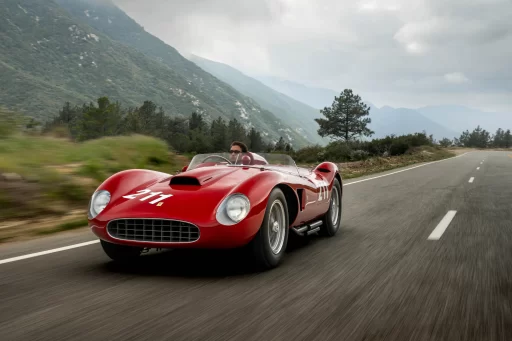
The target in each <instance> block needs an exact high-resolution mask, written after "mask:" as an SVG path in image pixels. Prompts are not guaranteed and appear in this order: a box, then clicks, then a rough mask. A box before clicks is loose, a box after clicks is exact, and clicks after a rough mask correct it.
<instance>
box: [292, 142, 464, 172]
mask: <svg viewBox="0 0 512 341" xmlns="http://www.w3.org/2000/svg"><path fill="white" fill-rule="evenodd" d="M455 155H456V154H455V153H453V152H452V151H450V150H447V149H443V148H436V147H428V146H423V147H417V148H412V149H410V150H409V151H408V152H407V153H406V154H405V155H399V156H390V157H370V158H368V159H366V160H362V161H354V162H344V163H337V164H338V166H339V168H340V170H341V175H342V177H343V178H344V179H353V178H358V177H361V176H365V175H371V174H375V173H380V172H385V171H389V170H393V169H396V168H401V167H406V166H410V165H414V164H418V163H423V162H431V161H437V160H442V159H446V158H449V157H453V156H455ZM315 165H316V164H315ZM315 165H312V164H306V165H301V166H305V167H312V166H315Z"/></svg>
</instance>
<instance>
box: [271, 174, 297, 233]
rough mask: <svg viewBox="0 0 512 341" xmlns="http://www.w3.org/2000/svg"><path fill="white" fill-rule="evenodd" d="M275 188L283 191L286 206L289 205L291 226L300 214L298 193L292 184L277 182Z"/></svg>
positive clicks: (289, 223) (289, 222)
mask: <svg viewBox="0 0 512 341" xmlns="http://www.w3.org/2000/svg"><path fill="white" fill-rule="evenodd" d="M274 188H279V189H280V190H281V191H283V194H284V197H285V199H286V206H288V225H289V226H290V225H291V224H292V223H293V222H294V221H295V219H296V218H297V215H298V214H299V199H298V197H297V193H296V192H295V191H294V190H293V189H292V188H291V187H290V186H288V185H286V184H283V183H280V184H277V185H276V186H275V187H274Z"/></svg>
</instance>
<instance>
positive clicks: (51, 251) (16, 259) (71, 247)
mask: <svg viewBox="0 0 512 341" xmlns="http://www.w3.org/2000/svg"><path fill="white" fill-rule="evenodd" d="M99 242H100V241H99V239H97V240H91V241H89V242H85V243H80V244H74V245H68V246H64V247H59V248H57V249H51V250H46V251H41V252H36V253H30V254H28V255H24V256H19V257H12V258H7V259H2V260H0V264H5V263H11V262H16V261H19V260H23V259H27V258H33V257H39V256H44V255H48V254H50V253H55V252H60V251H66V250H70V249H74V248H77V247H82V246H87V245H92V244H96V243H99Z"/></svg>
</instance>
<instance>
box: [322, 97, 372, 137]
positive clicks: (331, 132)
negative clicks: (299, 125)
mask: <svg viewBox="0 0 512 341" xmlns="http://www.w3.org/2000/svg"><path fill="white" fill-rule="evenodd" d="M320 113H321V114H323V115H324V116H325V117H326V118H315V121H316V122H317V123H318V124H319V125H320V128H319V129H318V135H320V136H322V137H325V136H329V137H330V138H331V139H333V140H334V139H341V140H343V141H344V142H349V141H351V140H353V139H354V137H359V136H372V135H373V134H374V132H373V131H372V130H370V129H369V128H368V127H367V125H368V124H369V123H371V119H370V118H368V117H367V118H364V117H365V116H368V115H370V108H369V107H368V106H367V105H366V104H364V103H363V102H362V100H361V97H360V96H359V95H354V93H353V92H352V90H351V89H345V90H343V92H342V93H341V94H340V96H339V97H338V96H334V101H333V103H332V105H331V107H325V108H324V109H322V110H320Z"/></svg>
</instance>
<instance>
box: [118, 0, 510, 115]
mask: <svg viewBox="0 0 512 341" xmlns="http://www.w3.org/2000/svg"><path fill="white" fill-rule="evenodd" d="M114 1H115V2H116V3H117V4H118V5H119V6H120V7H121V8H122V9H124V10H125V11H126V12H127V13H128V14H129V15H130V16H132V17H133V18H134V19H135V20H137V21H138V22H139V23H140V24H141V25H143V26H144V27H145V28H146V29H147V30H148V31H150V32H151V33H153V34H155V35H157V36H158V37H159V38H161V39H162V40H164V41H166V42H167V43H169V44H170V45H172V46H174V47H176V48H178V50H179V51H180V52H182V53H184V54H186V53H194V54H197V55H200V56H203V57H205V58H211V59H214V60H216V61H220V62H224V63H227V64H230V65H232V66H233V67H235V68H238V69H240V70H241V71H243V72H246V73H252V74H261V73H267V74H271V75H273V76H278V77H282V78H287V79H290V80H295V81H298V82H303V83H309V84H312V85H317V86H324V87H330V88H333V89H334V90H336V91H339V90H341V89H343V88H346V87H349V88H353V89H354V91H357V92H359V93H360V94H361V96H362V97H363V99H368V100H370V101H372V100H373V97H370V96H375V97H380V98H390V99H391V98H394V99H395V100H396V101H398V100H399V99H400V98H402V99H403V101H404V103H405V102H408V101H409V99H410V98H415V99H416V101H418V103H419V102H425V101H427V102H429V103H431V104H436V103H437V101H438V99H440V98H443V99H446V98H447V97H446V96H453V98H454V100H455V99H457V101H462V102H464V101H466V102H468V103H469V102H471V103H474V101H475V100H476V99H482V105H486V104H484V102H485V101H484V100H486V99H488V98H493V99H496V98H499V99H500V100H501V101H504V99H505V98H507V97H508V98H510V97H512V96H510V95H512V94H511V92H512V85H511V84H510V82H509V80H510V78H512V69H511V68H510V67H509V64H510V60H511V59H512V25H510V24H509V20H510V18H511V17H512V2H510V1H509V0H473V1H465V0H378V1H377V0H361V1H357V0H356V1H354V0H317V1H311V0H236V1H228V0H187V1H176V0H175V1H164V0H146V1H144V2H141V1H138V0H114ZM404 84H407V86H404ZM384 93H386V96H381V95H379V94H384ZM476 94H480V96H477V95H476ZM485 103H488V102H485ZM503 103H505V102H503ZM461 104H464V103H461ZM495 104H496V105H499V103H495ZM394 105H396V103H394ZM504 105H507V104H504ZM508 106H509V107H510V111H512V103H509V104H508Z"/></svg>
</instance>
